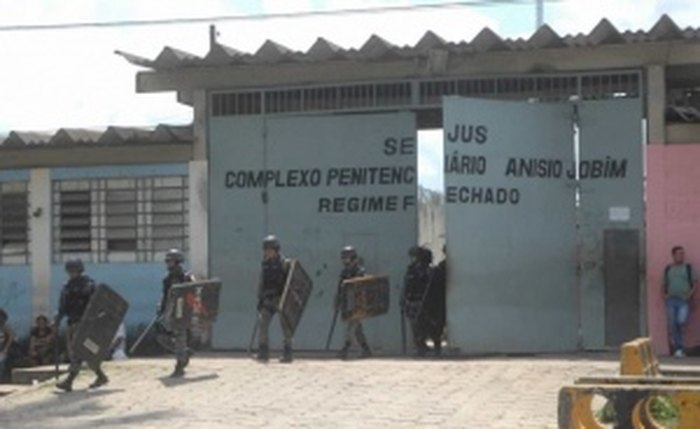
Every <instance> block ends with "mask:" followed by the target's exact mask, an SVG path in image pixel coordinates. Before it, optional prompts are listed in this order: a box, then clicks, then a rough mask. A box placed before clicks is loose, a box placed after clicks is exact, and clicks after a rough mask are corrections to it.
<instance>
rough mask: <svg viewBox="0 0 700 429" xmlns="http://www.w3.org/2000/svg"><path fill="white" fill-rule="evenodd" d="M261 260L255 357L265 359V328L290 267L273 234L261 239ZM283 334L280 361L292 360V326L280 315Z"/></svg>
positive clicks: (267, 330) (274, 310)
mask: <svg viewBox="0 0 700 429" xmlns="http://www.w3.org/2000/svg"><path fill="white" fill-rule="evenodd" d="M262 247H263V260H262V273H261V276H260V283H259V285H258V323H259V328H260V329H259V334H258V356H257V357H258V360H259V361H261V362H267V361H268V360H269V358H270V343H269V336H268V332H269V329H270V321H271V320H272V317H273V316H274V315H275V313H276V312H277V307H278V305H279V302H280V299H281V298H282V293H283V292H284V286H285V283H286V281H287V276H288V275H289V270H290V268H291V261H290V260H288V259H287V258H285V257H284V256H282V254H281V253H280V243H279V240H278V239H277V237H275V236H274V235H268V236H267V237H265V239H264V240H263V246H262ZM280 324H281V325H282V334H283V335H284V353H283V355H282V358H281V359H280V362H282V363H290V362H292V330H291V328H290V327H289V326H287V325H286V324H285V322H284V319H282V318H280Z"/></svg>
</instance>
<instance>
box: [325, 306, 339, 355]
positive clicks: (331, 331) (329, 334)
mask: <svg viewBox="0 0 700 429" xmlns="http://www.w3.org/2000/svg"><path fill="white" fill-rule="evenodd" d="M337 321H338V306H337V305H336V306H335V311H334V312H333V321H332V322H331V330H330V331H329V332H328V338H326V350H328V349H330V348H331V340H332V339H333V332H335V323H336V322H337Z"/></svg>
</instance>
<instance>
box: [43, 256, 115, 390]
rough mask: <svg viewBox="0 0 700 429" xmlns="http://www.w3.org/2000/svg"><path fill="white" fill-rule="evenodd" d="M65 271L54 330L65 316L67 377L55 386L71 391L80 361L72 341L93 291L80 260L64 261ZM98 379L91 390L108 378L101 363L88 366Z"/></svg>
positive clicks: (93, 283) (93, 286) (91, 283)
mask: <svg viewBox="0 0 700 429" xmlns="http://www.w3.org/2000/svg"><path fill="white" fill-rule="evenodd" d="M65 269H66V273H67V274H68V282H66V284H65V285H64V286H63V289H62V290H61V296H60V299H59V302H58V314H57V315H56V320H55V324H56V329H58V328H59V327H60V325H61V320H63V318H64V317H66V318H67V319H68V329H67V331H66V342H67V344H68V356H69V358H70V367H69V369H68V377H67V378H66V379H65V380H63V381H62V382H61V383H58V384H57V385H56V387H57V388H59V389H61V390H64V391H66V392H70V391H72V390H73V381H74V380H75V378H76V377H77V376H78V373H79V372H80V366H81V365H82V361H81V360H80V359H79V358H78V357H77V356H75V354H74V351H73V348H72V341H73V337H74V336H75V333H76V330H77V328H78V324H79V323H80V321H81V319H82V318H83V314H84V313H85V309H86V308H87V306H88V303H89V302H90V298H91V297H92V294H93V293H94V292H95V282H94V281H93V280H92V279H91V278H90V277H88V276H87V275H85V274H84V271H85V266H84V265H83V261H81V260H80V259H71V260H69V261H67V262H66V265H65ZM90 369H92V370H93V371H94V372H95V374H96V375H97V378H96V379H95V381H94V382H93V383H92V384H91V385H90V388H91V389H95V388H98V387H100V386H103V385H105V384H107V383H108V382H109V379H108V378H107V376H106V375H105V373H104V372H103V371H102V368H101V367H100V365H97V366H96V367H91V368H90Z"/></svg>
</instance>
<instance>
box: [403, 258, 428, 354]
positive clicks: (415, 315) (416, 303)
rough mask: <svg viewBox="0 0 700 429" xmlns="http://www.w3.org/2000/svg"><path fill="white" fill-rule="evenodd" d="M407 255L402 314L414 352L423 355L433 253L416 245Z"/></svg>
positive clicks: (426, 349) (425, 347)
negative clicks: (410, 333)
mask: <svg viewBox="0 0 700 429" xmlns="http://www.w3.org/2000/svg"><path fill="white" fill-rule="evenodd" d="M408 256H409V257H410V258H411V262H410V264H409V265H408V268H407V269H406V276H405V277H404V291H403V299H402V305H403V314H404V315H405V317H407V318H408V320H409V322H410V324H411V332H412V334H413V344H414V345H415V348H416V354H417V355H418V356H424V355H425V353H426V352H427V351H428V346H427V344H426V343H425V341H426V339H427V337H428V329H427V326H426V325H427V323H426V317H425V311H424V310H425V308H424V304H425V297H426V295H427V293H428V289H429V287H430V282H431V278H432V267H431V263H432V261H433V253H432V252H431V251H430V250H428V249H426V248H424V247H417V246H416V247H412V248H411V249H410V250H409V251H408Z"/></svg>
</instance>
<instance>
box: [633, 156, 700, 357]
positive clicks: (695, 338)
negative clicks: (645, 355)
mask: <svg viewBox="0 0 700 429" xmlns="http://www.w3.org/2000/svg"><path fill="white" fill-rule="evenodd" d="M646 195H647V229H646V231H647V288H648V297H647V298H648V314H649V333H650V335H651V336H652V338H653V340H654V344H655V346H656V349H657V352H658V353H661V354H666V353H668V346H667V344H668V343H667V341H668V340H667V332H666V311H665V308H664V302H663V297H662V288H661V281H662V277H663V271H664V267H665V266H666V264H668V263H669V262H670V256H671V248H672V247H673V246H675V245H681V246H683V247H685V248H686V255H687V257H688V260H689V262H690V263H692V264H693V265H694V266H695V268H696V270H698V271H700V144H692V145H688V144H683V145H649V146H647V194H646ZM690 311H691V314H690V320H689V322H688V326H687V329H686V337H685V338H686V340H685V342H686V347H687V346H691V347H692V346H697V345H700V293H698V294H696V295H695V299H694V302H693V303H692V304H691V310H690Z"/></svg>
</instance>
